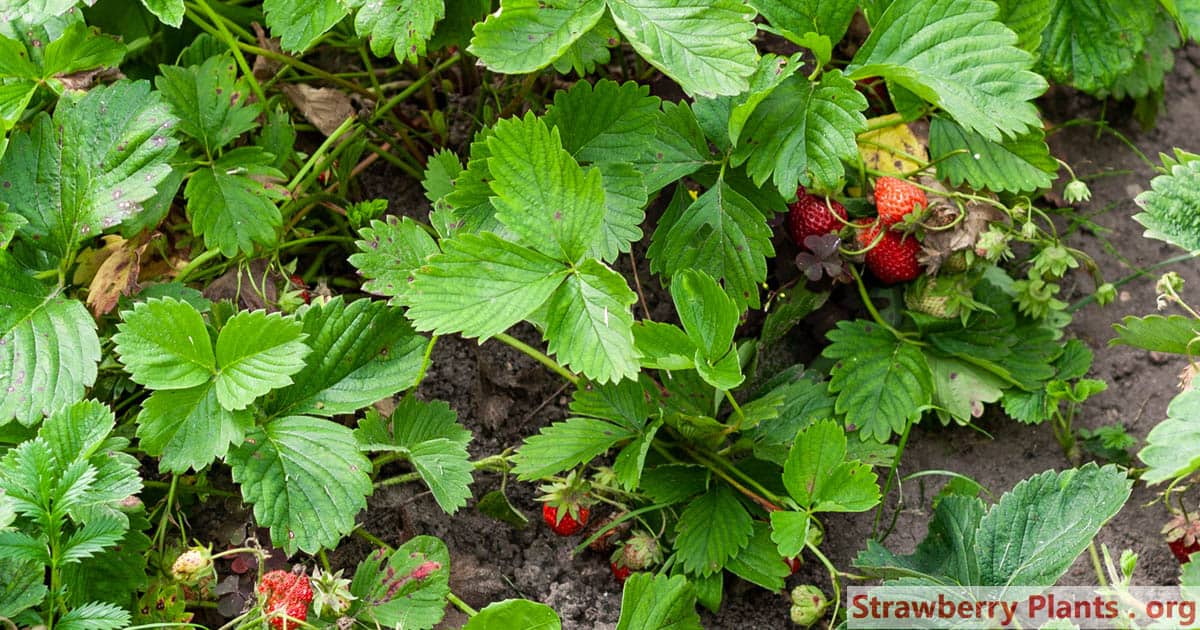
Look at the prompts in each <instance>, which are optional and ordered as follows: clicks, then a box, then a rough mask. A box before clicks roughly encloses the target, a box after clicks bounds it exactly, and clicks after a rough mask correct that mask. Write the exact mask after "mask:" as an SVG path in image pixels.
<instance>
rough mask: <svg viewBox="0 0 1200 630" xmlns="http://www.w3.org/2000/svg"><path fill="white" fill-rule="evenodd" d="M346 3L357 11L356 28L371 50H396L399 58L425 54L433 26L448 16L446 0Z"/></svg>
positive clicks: (379, 52)
mask: <svg viewBox="0 0 1200 630" xmlns="http://www.w3.org/2000/svg"><path fill="white" fill-rule="evenodd" d="M346 6H347V7H349V8H351V9H357V10H358V14H357V15H355V16H354V30H355V32H357V33H358V34H359V36H360V37H366V38H367V40H368V41H369V42H370V43H371V52H373V53H375V55H376V56H378V57H386V56H387V55H388V53H393V52H394V54H395V55H396V58H397V59H399V60H400V61H413V62H415V61H416V60H417V59H418V58H420V57H422V56H424V55H425V42H427V41H429V38H430V37H433V29H434V25H436V24H437V22H438V20H440V19H442V18H443V17H445V15H446V6H445V3H444V2H443V0H378V1H368V0H347V2H346Z"/></svg>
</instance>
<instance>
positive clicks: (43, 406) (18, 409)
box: [0, 250, 100, 426]
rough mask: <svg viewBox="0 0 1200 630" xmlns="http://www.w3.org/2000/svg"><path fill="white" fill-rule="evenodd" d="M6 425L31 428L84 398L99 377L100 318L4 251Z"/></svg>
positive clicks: (1, 349) (0, 407) (1, 353)
mask: <svg viewBox="0 0 1200 630" xmlns="http://www.w3.org/2000/svg"><path fill="white" fill-rule="evenodd" d="M0 304H3V305H4V306H5V308H0V426H2V425H4V424H6V423H7V422H8V421H9V420H11V419H13V418H16V419H17V421H18V422H20V423H21V424H22V425H24V426H31V425H33V424H34V423H36V422H38V421H39V420H40V419H41V418H42V417H43V416H45V415H49V414H50V413H51V412H53V411H54V410H55V409H58V408H59V407H62V406H63V405H67V404H70V403H73V402H75V401H78V400H81V399H82V398H83V394H84V389H85V388H87V387H90V386H91V385H92V383H94V382H95V381H96V364H97V362H98V361H99V360H100V340H99V339H98V338H97V337H96V320H94V319H92V316H91V314H90V313H88V311H87V308H86V307H84V305H83V303H82V302H80V301H78V300H71V299H68V298H66V297H65V296H63V295H62V294H60V293H59V292H58V291H52V290H50V289H49V288H48V287H46V286H43V285H42V283H40V282H38V281H37V280H34V279H33V278H31V277H29V276H27V275H25V273H24V271H22V270H21V269H20V268H19V267H18V266H17V264H16V262H15V261H14V260H13V258H12V256H11V255H10V254H9V253H8V252H5V251H2V250H0Z"/></svg>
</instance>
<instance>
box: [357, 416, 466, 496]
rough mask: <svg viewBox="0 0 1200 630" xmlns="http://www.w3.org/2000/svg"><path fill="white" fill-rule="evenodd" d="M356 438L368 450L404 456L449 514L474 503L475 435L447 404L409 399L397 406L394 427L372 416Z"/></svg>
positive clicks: (362, 422) (392, 422)
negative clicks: (472, 448)
mask: <svg viewBox="0 0 1200 630" xmlns="http://www.w3.org/2000/svg"><path fill="white" fill-rule="evenodd" d="M354 435H355V439H356V440H357V441H358V443H359V448H362V449H364V450H373V451H395V452H398V453H401V454H403V455H404V456H405V458H407V459H408V461H409V462H410V463H412V465H413V468H415V469H416V470H417V473H418V474H419V475H421V480H422V481H424V482H425V485H427V486H429V489H430V491H432V492H433V498H434V500H436V501H437V502H438V505H440V506H441V508H442V509H443V510H445V511H446V512H447V513H450V514H453V513H454V512H456V511H458V509H459V508H461V507H462V506H464V505H466V504H467V499H469V498H471V488H470V485H471V473H472V472H473V471H474V469H475V468H474V466H473V465H472V464H471V457H470V455H469V454H468V453H467V444H468V443H469V442H470V441H471V432H470V431H468V430H466V429H464V428H463V427H462V425H460V424H458V414H456V413H454V410H452V409H450V406H449V405H448V404H446V403H445V402H443V401H440V400H439V401H435V402H432V403H427V402H423V401H420V400H417V399H416V398H413V397H412V396H411V395H410V396H406V397H404V399H403V400H401V401H400V404H398V405H396V410H395V411H393V412H392V417H391V422H390V423H386V422H385V421H384V420H383V419H382V418H381V417H380V416H378V415H377V414H368V415H367V417H366V418H363V419H362V420H360V421H359V423H358V429H357V430H355V432H354Z"/></svg>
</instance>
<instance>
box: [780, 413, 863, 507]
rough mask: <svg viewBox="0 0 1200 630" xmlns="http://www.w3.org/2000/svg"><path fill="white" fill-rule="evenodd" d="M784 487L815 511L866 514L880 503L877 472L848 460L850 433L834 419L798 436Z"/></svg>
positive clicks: (801, 503)
mask: <svg viewBox="0 0 1200 630" xmlns="http://www.w3.org/2000/svg"><path fill="white" fill-rule="evenodd" d="M783 485H784V486H786V487H787V490H788V494H790V495H791V496H792V498H793V499H795V500H796V502H797V503H799V504H800V505H801V506H802V507H804V508H807V509H810V510H812V511H814V512H863V511H866V510H869V509H871V508H872V507H874V506H875V504H876V503H879V484H878V482H877V479H876V477H875V473H874V472H873V471H872V470H871V467H870V466H868V465H866V464H863V463H861V462H857V461H846V432H845V431H844V430H843V429H842V427H840V426H838V424H837V423H836V422H834V421H832V420H822V421H821V422H818V423H816V424H814V425H812V426H810V427H808V428H807V429H805V430H803V431H801V432H800V433H799V434H797V435H796V441H795V443H794V444H792V450H791V453H789V454H788V458H787V462H786V463H785V464H784V466H783Z"/></svg>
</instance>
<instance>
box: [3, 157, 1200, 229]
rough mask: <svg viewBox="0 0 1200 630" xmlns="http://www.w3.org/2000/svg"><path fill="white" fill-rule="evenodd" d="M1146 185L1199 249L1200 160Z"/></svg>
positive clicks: (1152, 199) (1148, 214) (1148, 222)
mask: <svg viewBox="0 0 1200 630" xmlns="http://www.w3.org/2000/svg"><path fill="white" fill-rule="evenodd" d="M9 153H10V154H11V151H10V152H9ZM1150 188H1151V190H1147V191H1146V192H1144V193H1142V194H1140V195H1138V196H1137V198H1136V199H1134V201H1135V202H1136V203H1137V205H1138V207H1140V208H1141V209H1142V211H1141V212H1139V213H1137V214H1135V215H1133V220H1134V221H1137V222H1138V223H1141V224H1142V225H1143V226H1144V227H1145V228H1146V231H1145V233H1144V234H1143V236H1145V237H1146V238H1155V239H1158V240H1160V241H1166V242H1168V243H1170V244H1172V245H1175V246H1176V247H1182V248H1183V249H1186V250H1187V251H1189V252H1194V251H1200V212H1198V211H1197V209H1200V161H1189V162H1187V163H1184V164H1175V165H1173V166H1171V171H1170V174H1169V175H1159V176H1158V177H1155V178H1154V179H1152V180H1150Z"/></svg>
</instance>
